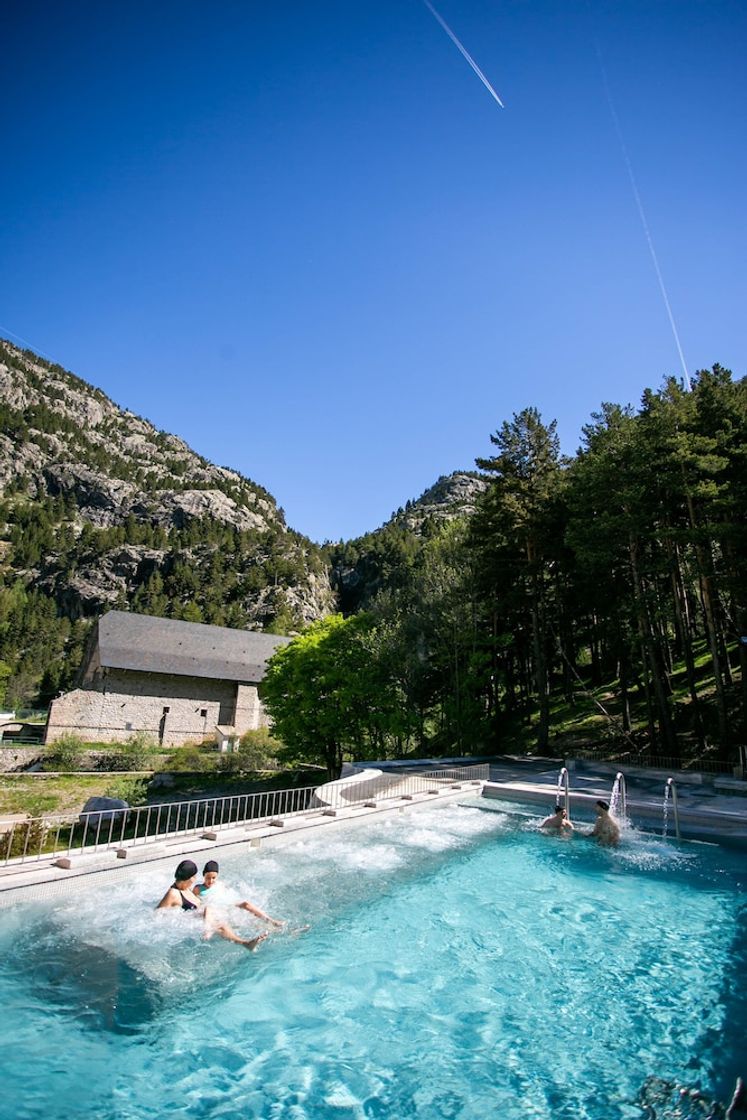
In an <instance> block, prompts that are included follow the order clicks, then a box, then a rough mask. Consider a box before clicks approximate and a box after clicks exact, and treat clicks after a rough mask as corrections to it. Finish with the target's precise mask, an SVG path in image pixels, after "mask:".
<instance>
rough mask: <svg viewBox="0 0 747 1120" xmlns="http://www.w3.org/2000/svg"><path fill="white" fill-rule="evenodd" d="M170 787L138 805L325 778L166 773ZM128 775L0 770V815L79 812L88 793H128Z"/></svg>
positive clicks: (319, 774)
mask: <svg viewBox="0 0 747 1120" xmlns="http://www.w3.org/2000/svg"><path fill="white" fill-rule="evenodd" d="M171 777H172V778H173V780H174V785H173V786H169V787H168V788H157V789H154V790H150V791H148V793H147V801H145V802H144V801H143V799H142V798H139V799H138V801H137V803H139V804H143V803H147V804H150V805H158V804H160V803H161V802H164V803H165V802H169V801H192V800H197V799H199V798H203V797H230V796H237V795H241V794H245V793H261V792H265V791H267V790H273V789H296V788H298V787H301V786H316V785H320V784H321V783H322V782H323V781H324V772H323V771H321V770H286V771H283V772H281V773H279V774H278V773H273V774H270V775H268V774H267V773H266V772H259V773H254V774H243V775H236V776H233V775H228V774H179V773H174V774H172V775H171ZM137 781H138V779H133V778H131V777H128V776H126V775H124V774H122V773H117V772H114V771H112V772H110V773H101V774H85V775H83V774H54V775H53V774H43V773H41V774H4V775H3V778H2V781H1V782H0V815H2V814H9V813H13V814H15V813H28V814H29V816H32V817H38V816H43V815H46V814H52V813H69V812H72V813H79V812H80V811H81V810H82V808H83V806H84V804H85V803H86V801H87V800H88V798H89V797H101V796H104V797H123V798H124V799H125V800H126V801H129V802H130V804H135V803H136V801H135V800H134V799H132V798H131V796H128V794H131V792H132V789H133V783H134V782H137Z"/></svg>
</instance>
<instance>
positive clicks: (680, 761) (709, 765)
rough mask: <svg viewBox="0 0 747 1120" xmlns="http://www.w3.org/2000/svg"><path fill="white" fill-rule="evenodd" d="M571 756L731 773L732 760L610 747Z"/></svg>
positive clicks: (677, 768)
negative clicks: (641, 751) (638, 752)
mask: <svg viewBox="0 0 747 1120" xmlns="http://www.w3.org/2000/svg"><path fill="white" fill-rule="evenodd" d="M573 757H574V758H577V759H578V760H579V761H581V762H609V763H610V764H614V763H624V764H625V765H626V766H627V767H631V766H640V767H642V768H645V769H651V770H692V771H694V772H696V773H703V774H731V773H732V771H733V769H734V766H735V765H736V764H735V763H734V762H730V761H729V760H728V759H725V758H709V757H707V756H700V757H695V758H672V757H671V756H670V755H654V754H636V753H635V751H628V752H620V751H615V750H612V749H609V750H604V749H603V748H602V749H600V750H593V751H575V752H574V753H573Z"/></svg>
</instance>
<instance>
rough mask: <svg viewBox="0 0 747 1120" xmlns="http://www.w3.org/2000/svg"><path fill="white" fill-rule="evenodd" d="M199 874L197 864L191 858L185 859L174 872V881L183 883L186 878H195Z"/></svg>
mask: <svg viewBox="0 0 747 1120" xmlns="http://www.w3.org/2000/svg"><path fill="white" fill-rule="evenodd" d="M196 874H197V864H196V863H192V860H191V859H183V860H182V862H181V863H180V864H179V866H178V867H177V869H176V871H175V872H174V882H175V883H182V882H184V880H185V879H193V878H194V876H195V875H196Z"/></svg>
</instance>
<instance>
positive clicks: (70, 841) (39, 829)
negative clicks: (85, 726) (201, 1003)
mask: <svg viewBox="0 0 747 1120" xmlns="http://www.w3.org/2000/svg"><path fill="white" fill-rule="evenodd" d="M488 777H489V767H488V766H487V765H478V766H464V767H451V768H449V769H448V770H436V771H430V772H428V773H418V774H413V773H410V774H401V773H399V774H391V773H389V774H387V773H381V774H380V775H377V776H376V777H374V778H366V779H364V780H356V779H355V778H352V779H351V780H349V781H340V782H330V783H328V784H326V785H322V786H303V787H299V788H297V789H281V790H272V791H267V792H262V793H245V794H235V795H233V796H229V797H210V798H201V799H199V800H196V801H172V802H164V803H162V804H160V805H143V806H140V807H137V808H114V807H109V808H102V809H95V810H93V811H92V812H89V813H77V814H75V815H72V814H70V813H67V814H54V815H46V816H43V817H31V818H26V819H24V820H5V821H4V820H2V819H0V867H2V866H7V865H9V864H16V863H19V864H22V863H26V862H30V861H38V860H42V859H54V858H59V857H60V856H67V857H70V856H72V855H74V854H80V853H81V852H104V851H108V850H110V849H132V848H135V847H138V846H141V845H145V844H148V843H151V842H153V841H165V840H170V839H174V838H178V837H187V836H191V835H194V836H196V835H198V834H204V833H211V834H213V836H211V837H210V838H215V834H217V833H218V832H220V831H221V830H227V829H231V828H240V827H241V826H242V825H251V826H254V825H258V824H262V823H263V822H271V823H272V822H275V821H277V822H278V823H280V822H282V821H285V820H288V819H290V818H293V817H297V816H299V815H301V814H304V813H305V814H310V815H316V816H318V815H321V814H324V813H336V812H338V811H339V810H341V809H349V808H354V807H355V806H356V805H374V804H376V803H377V801H380V800H382V801H388V800H392V799H397V800H409V799H411V798H413V797H415V796H416V795H418V794H428V793H438V792H439V790H441V789H443V788H448V787H452V788H457V787H458V786H460V785H461V784H463V783H474V784H475V785H479V784H481V782H483V781H486V780H487V779H488Z"/></svg>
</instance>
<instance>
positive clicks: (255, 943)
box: [241, 933, 268, 953]
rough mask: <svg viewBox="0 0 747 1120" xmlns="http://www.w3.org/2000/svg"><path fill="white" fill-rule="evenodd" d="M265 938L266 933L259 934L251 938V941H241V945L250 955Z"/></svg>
mask: <svg viewBox="0 0 747 1120" xmlns="http://www.w3.org/2000/svg"><path fill="white" fill-rule="evenodd" d="M267 936H268V935H267V934H266V933H260V935H259V936H258V937H253V938H252V939H251V941H242V942H241V944H242V945H243V946H244V947H245V948H247V949H248V950H249V951H250V952H251V953H253V952H254V950H255V949H256V948H257V946H258V945H259V943H260V941H264V940H265V938H266V937H267Z"/></svg>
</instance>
